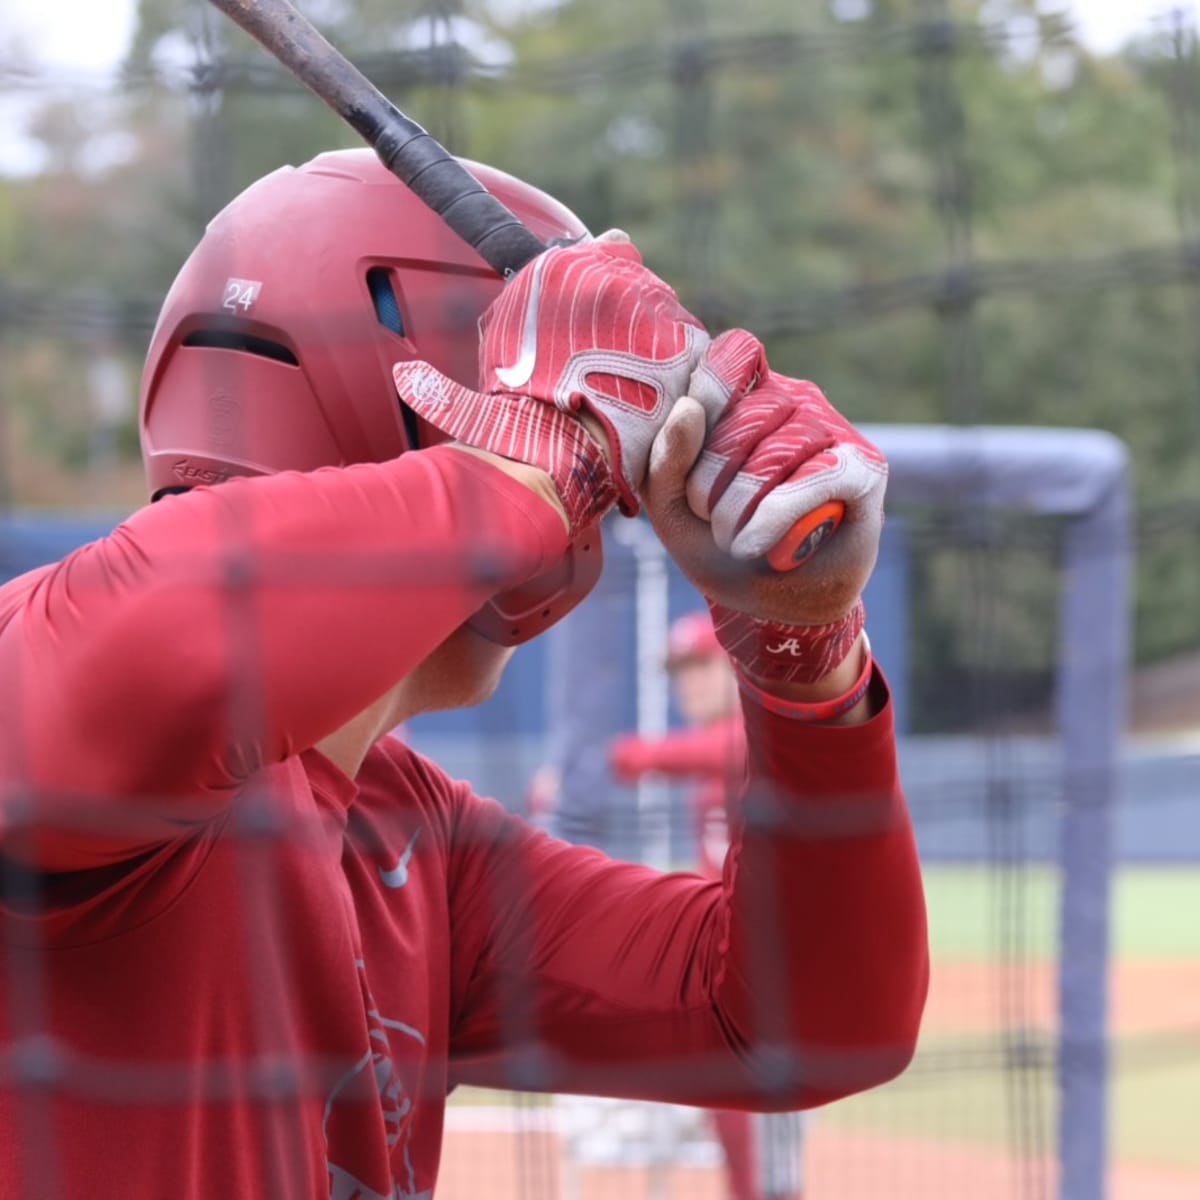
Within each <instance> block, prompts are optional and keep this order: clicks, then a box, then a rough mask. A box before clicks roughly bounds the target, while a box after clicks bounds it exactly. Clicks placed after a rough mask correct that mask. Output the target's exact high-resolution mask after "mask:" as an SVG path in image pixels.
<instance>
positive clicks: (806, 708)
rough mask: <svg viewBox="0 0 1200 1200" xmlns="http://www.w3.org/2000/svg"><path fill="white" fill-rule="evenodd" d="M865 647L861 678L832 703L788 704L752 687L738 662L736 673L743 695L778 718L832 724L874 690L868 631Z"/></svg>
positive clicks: (752, 684) (859, 675)
mask: <svg viewBox="0 0 1200 1200" xmlns="http://www.w3.org/2000/svg"><path fill="white" fill-rule="evenodd" d="M862 643H863V665H862V670H861V671H860V672H859V673H858V678H857V679H856V680H855V681H854V686H853V687H851V688H850V690H849V691H848V692H843V693H842V695H840V696H835V697H834V698H833V699H832V700H818V701H816V702H814V703H811V704H805V703H803V702H802V701H799V700H785V699H783V697H782V696H776V695H774V694H772V693H771V692H765V691H763V689H762V688H760V687H759V686H758V685H757V684H756V683H753V682H752V681H751V679H750V677H749V676H748V675H747V674H746V672H745V671H744V670H743V668H742V665H741V663H739V662H737V661H735V662H734V664H733V669H734V672H735V673H736V675H737V681H738V687H739V688H740V689H741V691H742V694H743V695H745V696H747V697H748V698H749V699H751V700H753V701H754V703H755V704H758V705H761V706H762V707H763V708H765V709H766V710H767V711H768V712H772V713H774V714H775V715H776V716H777V717H787V718H788V719H789V720H792V721H809V722H814V721H833V720H836V719H837V718H838V717H842V716H845V715H846V713H848V712H849V711H850V710H851V709H852V708H854V707H855V706H856V705H857V704H859V703H860V702H861V701H862V698H863V697H864V696H865V695H866V694H867V689H868V688H869V687H870V686H871V679H872V676H873V675H874V673H875V659H874V658H873V657H872V656H871V643H870V640H869V639H868V638H867V631H866V630H865V629H864V630H863V635H862Z"/></svg>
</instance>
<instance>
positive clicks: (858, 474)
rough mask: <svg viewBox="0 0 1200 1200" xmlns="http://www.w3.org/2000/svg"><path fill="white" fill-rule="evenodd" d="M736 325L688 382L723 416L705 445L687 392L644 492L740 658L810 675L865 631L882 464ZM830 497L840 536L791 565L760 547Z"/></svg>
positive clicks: (754, 666) (749, 666)
mask: <svg viewBox="0 0 1200 1200" xmlns="http://www.w3.org/2000/svg"><path fill="white" fill-rule="evenodd" d="M735 332H736V333H737V335H738V336H737V337H736V339H735V338H733V337H732V336H731V335H728V334H727V335H723V337H722V338H718V339H717V340H716V341H715V342H714V343H713V346H712V350H711V353H710V354H709V355H707V356H706V359H705V361H704V362H703V363H702V364H701V367H700V369H699V371H698V372H697V375H696V376H695V377H693V381H692V386H693V390H696V391H699V392H701V394H702V395H703V396H705V398H706V399H707V401H708V403H709V404H713V403H714V400H719V401H720V402H721V403H725V402H729V401H732V402H731V403H729V407H728V409H727V411H726V412H725V415H724V416H723V417H721V418H720V420H718V421H717V423H716V425H715V426H714V428H713V430H712V434H711V435H710V437H709V439H708V444H707V446H706V445H705V428H706V425H705V409H704V407H702V405H701V404H700V402H699V400H693V399H690V398H686V397H685V398H684V399H682V400H680V401H679V403H678V404H677V405H676V407H675V409H674V410H673V411H672V414H671V417H670V419H669V420H668V422H667V423H666V425H665V426H664V427H663V429H662V431H661V432H660V433H659V435H658V438H657V439H656V440H655V444H654V447H653V449H652V452H651V460H650V469H649V473H648V477H647V482H646V485H645V487H644V489H643V498H644V499H645V502H646V508H647V511H648V513H649V515H650V519H651V521H652V522H653V524H654V527H655V529H656V530H657V532H658V534H659V537H660V538H661V539H662V542H663V545H664V546H666V548H667V549H668V551H669V552H670V553H671V555H672V557H673V558H674V559H675V560H676V562H678V563H679V565H680V567H681V568H682V569H683V571H684V573H685V574H686V575H687V576H688V578H689V579H690V580H691V581H692V583H694V584H695V586H696V587H697V588H698V589H699V590H700V591H701V592H702V593H703V594H704V595H705V597H706V598H707V599H708V601H709V604H710V607H711V608H712V611H713V620H714V624H715V627H716V630H717V636H718V638H719V639H720V641H721V644H722V645H723V646H724V647H725V649H726V650H727V651H728V652H729V654H730V655H731V657H733V658H734V660H735V661H736V662H737V663H738V664H739V665H740V666H741V667H742V669H743V671H744V672H745V673H746V674H748V675H750V676H752V677H753V678H754V679H756V680H759V681H763V682H768V683H812V682H815V681H818V680H821V679H823V678H824V677H825V676H827V675H828V674H829V673H830V672H832V671H834V669H835V668H838V667H839V666H840V665H841V663H842V662H843V660H845V658H846V656H847V655H848V654H849V652H850V650H851V648H852V647H853V646H854V644H855V642H856V641H857V640H858V636H859V634H860V632H861V630H862V623H863V607H862V600H861V596H862V590H863V587H864V586H865V584H866V582H867V579H868V577H869V576H870V573H871V570H872V569H873V567H874V564H875V559H876V557H877V555H878V549H879V535H880V531H881V529H882V522H883V516H882V502H883V490H884V486H885V483H886V476H887V464H886V462H885V460H884V458H883V456H882V455H881V454H880V453H879V452H878V451H877V450H875V448H874V447H873V446H871V445H870V443H868V442H866V440H865V439H864V438H862V437H861V435H860V434H858V432H857V431H856V430H854V429H853V427H852V426H850V425H849V423H848V422H847V421H846V420H845V418H843V417H841V415H840V414H838V413H837V412H836V411H835V410H834V409H833V408H832V407H831V406H830V405H829V403H828V401H826V400H825V398H824V396H822V395H821V393H820V392H819V390H818V389H817V388H816V387H815V386H814V385H812V384H803V383H800V382H799V381H797V380H791V379H787V378H786V377H784V376H780V375H777V374H775V373H774V372H771V371H770V370H769V368H767V366H766V362H765V359H764V358H763V356H762V350H761V346H759V344H758V343H757V341H755V340H754V339H752V338H751V337H750V335H748V334H743V333H741V332H740V331H735ZM756 383H757V386H756ZM776 491H781V492H782V493H783V494H782V495H781V496H778V497H777V496H776V495H775V492H776ZM830 498H835V499H841V500H843V501H844V502H845V504H846V515H845V519H844V521H843V523H842V526H841V528H840V529H838V531H837V533H836V535H835V536H834V537H832V538H831V539H829V540H828V541H827V542H826V543H825V544H824V545H822V546H821V547H820V548H819V549H818V550H817V552H816V553H815V554H814V555H813V557H812V558H811V559H809V560H808V561H807V562H805V563H804V564H803V565H801V566H799V567H797V568H796V569H795V570H792V571H789V572H787V573H783V574H781V573H779V572H776V571H774V570H772V569H771V568H770V567H769V566H768V565H767V564H766V563H765V561H764V560H763V558H762V555H763V553H765V551H766V550H768V549H770V548H771V546H772V545H773V544H774V543H775V541H777V540H778V538H779V537H782V536H783V534H784V533H786V531H787V530H788V529H789V528H790V526H791V524H792V523H793V522H794V521H795V519H796V518H797V517H799V516H801V515H803V514H804V513H806V512H808V511H809V510H811V508H813V507H814V506H815V505H816V504H819V503H821V502H822V501H824V500H827V499H830Z"/></svg>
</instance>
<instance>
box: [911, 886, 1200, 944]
mask: <svg viewBox="0 0 1200 1200" xmlns="http://www.w3.org/2000/svg"><path fill="white" fill-rule="evenodd" d="M925 895H926V900H927V902H928V905H929V938H930V945H931V947H932V951H933V954H934V956H935V957H936V958H942V959H966V960H977V959H980V958H989V957H991V956H992V955H993V954H994V953H996V951H997V949H998V948H1000V947H1002V946H1005V945H1007V946H1009V947H1010V948H1012V949H1013V950H1016V951H1018V952H1019V955H1020V957H1022V958H1035V959H1036V958H1051V957H1053V956H1055V955H1056V953H1057V947H1058V874H1057V872H1056V871H1055V870H1054V869H1053V868H1051V867H1042V866H1027V867H1023V868H1021V870H1020V871H1019V872H1014V873H1012V875H1011V877H1007V876H1006V875H1005V874H1004V873H1002V872H999V871H994V870H990V869H988V868H980V867H973V866H942V865H935V866H929V867H926V868H925ZM1002 938H1003V939H1004V940H1001V939H1002ZM1113 954H1114V956H1116V957H1120V958H1159V959H1161V958H1200V869H1197V868H1192V867H1123V868H1121V870H1120V871H1119V873H1118V875H1117V878H1116V880H1115V884H1114V892H1113Z"/></svg>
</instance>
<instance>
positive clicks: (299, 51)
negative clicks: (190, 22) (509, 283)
mask: <svg viewBox="0 0 1200 1200" xmlns="http://www.w3.org/2000/svg"><path fill="white" fill-rule="evenodd" d="M211 3H212V4H213V5H215V6H216V7H217V8H219V9H220V10H221V11H222V12H223V13H224V14H225V15H226V16H227V17H229V18H230V19H231V20H233V21H235V22H237V24H238V25H240V26H241V27H242V28H243V29H244V30H245V31H246V32H247V33H248V34H249V35H250V36H251V37H252V38H254V40H255V41H256V42H258V43H259V44H260V45H261V46H263V47H264V48H265V49H267V50H268V51H270V53H271V54H273V55H274V56H275V58H277V59H278V60H279V61H280V62H281V63H282V64H283V65H284V66H285V67H287V68H288V69H289V70H290V71H292V72H293V73H294V74H295V76H296V77H297V78H298V79H300V80H301V81H302V82H303V83H304V84H305V85H306V86H307V87H309V88H311V89H312V90H313V91H314V92H315V93H316V94H317V95H318V96H320V98H321V99H322V100H324V101H325V103H326V104H328V105H329V107H330V108H332V109H333V110H334V112H336V113H337V114H338V115H339V116H340V117H341V118H342V119H343V120H344V121H345V122H346V123H347V124H348V125H350V126H351V127H352V128H353V129H355V130H356V131H357V132H358V133H359V135H360V136H361V137H362V138H363V139H364V140H365V141H366V142H367V143H368V144H369V145H370V146H371V147H372V148H373V149H374V150H375V153H376V154H378V155H379V158H380V161H381V162H382V163H383V164H384V166H386V167H387V168H388V170H389V171H391V172H392V173H393V174H394V175H395V176H397V178H399V179H401V180H403V182H404V183H406V184H407V185H408V186H409V187H410V188H412V190H413V191H414V192H415V193H416V194H417V196H419V197H420V199H421V200H422V201H423V202H424V203H425V204H427V205H428V206H429V207H430V208H431V209H433V211H434V212H436V213H437V214H438V216H440V217H441V218H442V220H443V221H445V222H446V224H447V225H449V226H450V228H451V229H453V230H454V232H455V233H457V234H458V236H459V237H461V238H462V239H463V241H465V242H466V243H467V244H468V245H469V246H471V247H472V248H473V249H474V250H475V251H476V253H478V254H479V256H480V257H481V258H482V259H483V260H484V262H486V263H487V264H488V266H490V267H491V268H492V269H493V270H494V271H496V272H497V274H500V275H508V274H510V273H511V272H513V271H518V270H520V268H521V267H523V266H524V265H525V264H526V263H527V262H529V261H530V259H533V258H536V257H537V256H538V255H539V254H541V252H542V251H543V250H545V249H546V246H545V243H544V242H542V241H541V240H540V239H539V238H538V237H536V236H535V235H534V234H533V233H531V232H530V231H529V230H528V229H526V228H525V226H524V225H522V224H521V222H520V221H519V220H518V219H517V217H516V216H515V215H514V214H513V213H512V212H511V211H510V210H509V209H508V208H507V207H506V206H505V205H503V204H501V203H500V201H499V200H497V199H496V197H495V196H493V195H492V194H491V193H490V192H489V191H488V190H487V189H486V188H485V187H484V186H483V185H482V184H481V183H480V182H479V181H478V180H477V179H476V178H475V177H474V176H473V175H472V174H471V173H470V172H469V171H468V170H467V169H466V168H465V167H463V166H462V165H461V164H460V163H459V162H458V161H457V160H456V159H455V158H454V156H453V155H452V154H451V153H450V152H449V151H448V150H447V149H446V148H445V147H444V146H443V145H442V144H441V143H440V142H439V141H438V140H437V139H436V138H435V137H433V135H432V134H430V133H428V132H427V131H426V130H424V129H422V128H421V126H420V125H418V124H417V123H416V121H413V120H410V119H409V118H408V117H406V116H405V115H404V114H403V113H402V112H401V111H400V110H399V109H398V108H397V107H396V106H395V105H394V104H393V103H392V102H391V101H390V100H389V99H388V98H387V97H386V96H385V95H384V94H383V93H382V92H381V91H380V90H379V89H378V88H377V87H376V86H375V85H374V84H373V83H372V82H371V81H370V80H369V79H368V78H367V77H366V76H365V75H364V74H363V73H362V72H361V71H360V70H358V68H357V67H355V66H354V65H353V64H352V63H350V62H348V61H347V60H346V58H345V57H343V55H342V54H341V53H340V52H339V51H337V50H335V49H334V48H333V46H331V45H330V44H329V42H328V41H327V40H326V39H325V38H324V37H323V36H322V35H321V33H320V32H319V31H318V30H317V29H316V28H315V27H314V26H313V24H312V23H311V22H310V21H309V20H308V19H307V18H306V17H304V16H302V15H301V14H300V13H298V12H297V11H296V10H295V9H294V8H293V7H292V5H291V4H290V3H288V0H211Z"/></svg>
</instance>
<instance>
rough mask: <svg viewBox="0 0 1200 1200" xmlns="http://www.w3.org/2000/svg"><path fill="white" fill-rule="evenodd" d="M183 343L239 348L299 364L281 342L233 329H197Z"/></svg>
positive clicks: (227, 348) (243, 350)
mask: <svg viewBox="0 0 1200 1200" xmlns="http://www.w3.org/2000/svg"><path fill="white" fill-rule="evenodd" d="M183 344H184V345H185V346H211V347H214V348H215V349H218V350H241V351H242V352H243V353H245V354H257V355H258V357H259V358H270V359H274V361H275V362H281V363H287V364H288V366H290V367H298V366H299V365H300V360H299V359H298V358H297V357H296V356H295V355H294V354H293V353H292V352H291V351H290V350H289V349H288V348H287V347H286V346H285V345H283V344H282V343H280V342H273V341H271V339H270V338H263V337H255V336H254V334H252V333H241V332H239V331H238V330H235V329H197V330H195V331H194V332H192V333H189V334H188V335H187V337H185V338H184V339H183Z"/></svg>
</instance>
